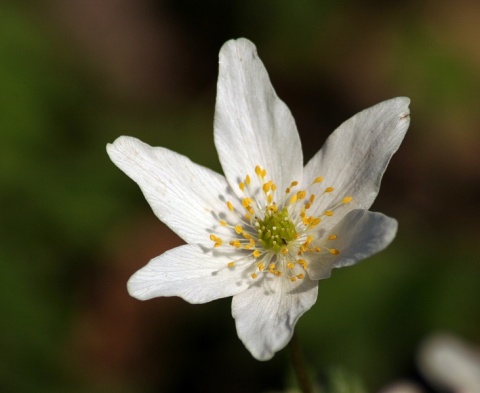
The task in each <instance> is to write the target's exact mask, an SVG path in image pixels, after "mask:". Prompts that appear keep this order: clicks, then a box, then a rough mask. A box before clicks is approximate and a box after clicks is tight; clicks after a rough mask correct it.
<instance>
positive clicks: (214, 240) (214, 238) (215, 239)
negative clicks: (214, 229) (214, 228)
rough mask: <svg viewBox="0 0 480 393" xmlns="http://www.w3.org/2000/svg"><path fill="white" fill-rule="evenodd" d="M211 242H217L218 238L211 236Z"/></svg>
mask: <svg viewBox="0 0 480 393" xmlns="http://www.w3.org/2000/svg"><path fill="white" fill-rule="evenodd" d="M210 240H211V241H212V242H216V241H217V237H216V236H215V235H214V234H213V233H212V234H211V235H210Z"/></svg>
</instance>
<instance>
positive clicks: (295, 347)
mask: <svg viewBox="0 0 480 393" xmlns="http://www.w3.org/2000/svg"><path fill="white" fill-rule="evenodd" d="M290 351H291V354H292V365H293V370H294V371H295V376H296V377H297V381H298V386H299V388H300V390H301V392H302V393H313V387H312V384H311V382H310V378H309V377H308V374H307V369H306V367H305V361H304V359H303V355H302V350H301V348H300V341H299V340H298V336H297V333H296V332H294V333H293V336H292V339H291V340H290Z"/></svg>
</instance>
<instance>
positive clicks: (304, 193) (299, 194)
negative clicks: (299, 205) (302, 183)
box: [297, 190, 307, 200]
mask: <svg viewBox="0 0 480 393" xmlns="http://www.w3.org/2000/svg"><path fill="white" fill-rule="evenodd" d="M306 196H307V192H306V191H303V190H302V191H298V192H297V198H298V200H301V199H303V198H305V197H306Z"/></svg>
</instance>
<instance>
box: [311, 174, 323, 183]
mask: <svg viewBox="0 0 480 393" xmlns="http://www.w3.org/2000/svg"><path fill="white" fill-rule="evenodd" d="M322 181H323V177H322V176H318V177H316V178H315V180H314V181H313V184H316V183H321V182H322Z"/></svg>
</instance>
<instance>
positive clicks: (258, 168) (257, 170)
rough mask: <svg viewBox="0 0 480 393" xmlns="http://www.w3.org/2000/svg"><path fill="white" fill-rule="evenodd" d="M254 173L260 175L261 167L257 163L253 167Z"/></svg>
mask: <svg viewBox="0 0 480 393" xmlns="http://www.w3.org/2000/svg"><path fill="white" fill-rule="evenodd" d="M255 173H256V174H257V176H260V175H261V174H262V168H260V167H259V166H258V165H257V166H256V167H255Z"/></svg>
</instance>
